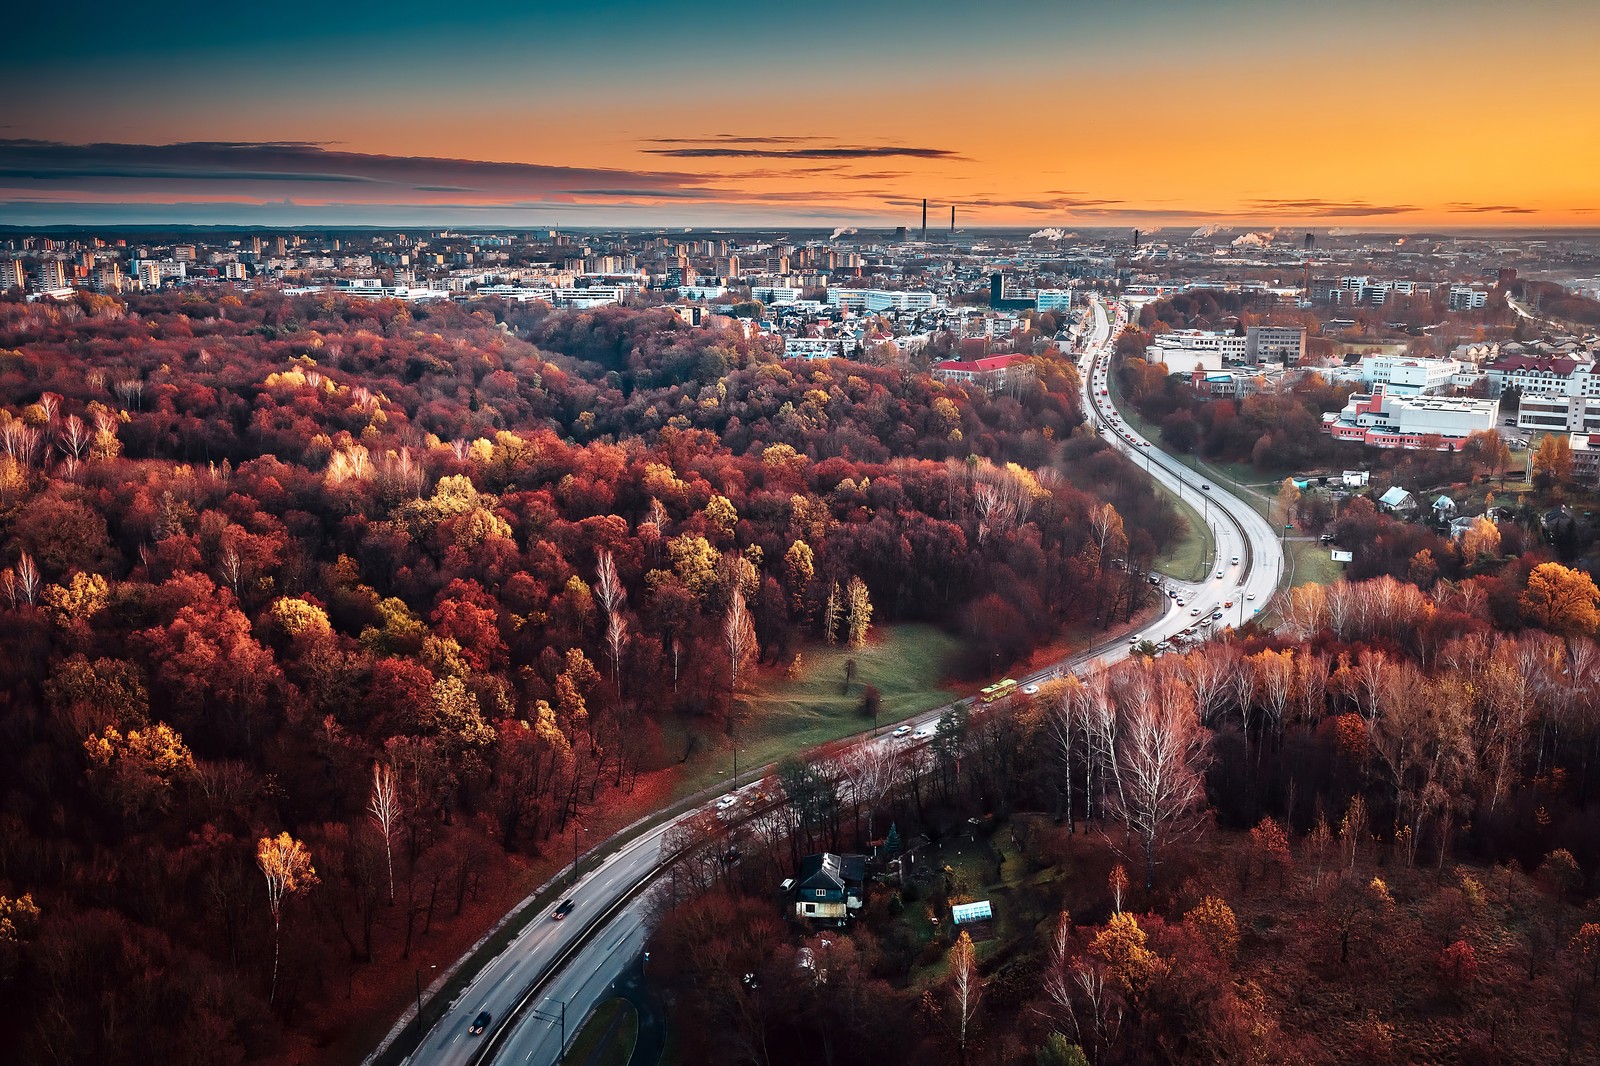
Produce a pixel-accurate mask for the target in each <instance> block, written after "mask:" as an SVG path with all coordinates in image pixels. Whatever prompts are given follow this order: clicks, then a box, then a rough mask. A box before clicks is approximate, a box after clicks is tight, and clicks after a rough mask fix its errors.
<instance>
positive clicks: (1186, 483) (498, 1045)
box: [397, 296, 1283, 1066]
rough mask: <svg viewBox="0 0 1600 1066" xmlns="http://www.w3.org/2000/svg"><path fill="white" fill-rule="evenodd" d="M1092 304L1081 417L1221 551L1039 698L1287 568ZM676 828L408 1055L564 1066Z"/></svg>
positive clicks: (586, 887) (579, 888)
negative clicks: (1183, 451) (1153, 404)
mask: <svg viewBox="0 0 1600 1066" xmlns="http://www.w3.org/2000/svg"><path fill="white" fill-rule="evenodd" d="M1089 299H1090V315H1091V318H1092V321H1093V325H1092V327H1091V328H1090V331H1089V339H1088V341H1087V342H1086V344H1085V350H1084V352H1083V355H1082V357H1081V359H1080V361H1079V369H1080V376H1081V378H1082V382H1083V392H1084V405H1085V406H1084V410H1085V413H1086V415H1087V416H1088V417H1089V418H1090V420H1091V422H1092V424H1094V425H1095V426H1096V427H1097V428H1098V429H1099V431H1100V433H1101V435H1102V436H1103V437H1104V438H1105V439H1106V440H1107V441H1108V442H1109V444H1110V445H1111V446H1112V447H1114V448H1117V449H1118V450H1119V451H1121V452H1123V453H1124V454H1126V455H1127V456H1129V457H1130V458H1131V459H1132V460H1133V461H1134V462H1135V463H1137V464H1138V465H1140V466H1141V467H1142V468H1144V469H1145V470H1147V471H1148V473H1149V475H1150V476H1151V477H1152V478H1153V479H1155V481H1156V482H1157V483H1158V484H1160V485H1161V486H1162V487H1163V488H1165V489H1166V490H1167V491H1169V492H1171V493H1173V494H1174V495H1176V496H1178V497H1179V498H1180V499H1182V500H1183V501H1184V502H1186V503H1189V504H1190V505H1191V506H1193V507H1194V508H1195V509H1196V510H1197V511H1198V512H1199V513H1200V514H1201V516H1202V519H1203V521H1205V523H1206V524H1207V526H1208V527H1209V529H1210V531H1211V535H1212V538H1213V540H1214V543H1215V555H1214V559H1215V565H1214V566H1213V567H1212V568H1211V569H1210V570H1209V571H1208V573H1207V575H1206V576H1205V577H1204V579H1202V580H1199V581H1177V580H1173V579H1171V578H1161V577H1160V576H1159V575H1155V576H1154V577H1155V580H1154V581H1152V584H1157V585H1158V588H1157V591H1158V593H1159V595H1160V599H1161V605H1160V608H1159V610H1160V613H1159V615H1158V616H1156V617H1155V618H1153V619H1149V620H1146V621H1144V622H1143V623H1141V624H1140V625H1139V626H1138V627H1137V629H1135V630H1134V631H1131V632H1127V633H1122V634H1117V635H1113V636H1111V637H1110V638H1109V639H1108V640H1107V641H1105V642H1104V643H1102V644H1101V645H1099V646H1097V647H1095V648H1091V649H1089V650H1088V651H1085V652H1083V653H1081V654H1079V655H1076V656H1073V657H1071V658H1069V659H1067V660H1064V661H1062V662H1059V663H1055V664H1053V665H1052V666H1050V667H1049V668H1048V669H1045V670H1042V671H1039V672H1037V673H1033V674H1030V675H1028V676H1026V677H1022V678H1018V679H1011V678H1007V679H1006V680H1005V682H1004V683H1002V684H1005V691H1004V693H1003V694H1004V695H1007V696H1009V695H1010V693H1011V692H1012V691H1014V690H1020V691H1022V692H1023V693H1029V692H1030V690H1031V691H1033V692H1036V691H1038V688H1037V686H1038V685H1039V683H1041V682H1043V681H1045V680H1047V679H1050V678H1054V677H1060V676H1063V675H1064V674H1065V673H1067V672H1069V671H1070V672H1075V673H1078V674H1083V673H1085V672H1088V671H1090V670H1094V669H1098V668H1101V667H1103V666H1108V665H1110V664H1112V663H1114V662H1117V661H1120V660H1122V659H1125V658H1127V657H1129V656H1130V655H1133V654H1136V653H1137V652H1138V650H1139V649H1140V648H1141V646H1142V645H1143V644H1144V643H1145V642H1149V644H1151V645H1154V650H1155V651H1156V652H1157V653H1160V652H1163V651H1166V650H1169V649H1178V648H1181V647H1182V646H1183V645H1185V644H1187V643H1189V642H1191V641H1197V640H1203V639H1204V638H1205V637H1206V636H1207V635H1208V634H1210V633H1212V632H1216V631H1219V630H1221V629H1222V628H1225V627H1227V626H1237V625H1241V624H1243V623H1244V622H1245V621H1247V620H1248V619H1249V618H1251V617H1252V616H1254V615H1255V614H1256V613H1258V612H1259V611H1261V610H1262V609H1263V608H1265V606H1266V605H1267V603H1268V601H1269V600H1270V599H1271V597H1272V595H1273V593H1274V592H1275V590H1276V585H1277V582H1278V580H1279V577H1280V576H1281V574H1282V559H1283V555H1282V547H1281V544H1280V542H1279V541H1278V539H1277V536H1276V532H1275V530H1274V529H1273V527H1272V526H1271V524H1270V523H1268V521H1267V520H1266V519H1265V518H1263V517H1262V516H1261V515H1260V514H1259V513H1258V512H1257V511H1256V510H1255V509H1254V508H1252V507H1250V506H1249V505H1247V504H1246V503H1244V502H1243V501H1242V500H1240V499H1239V498H1238V497H1237V496H1235V495H1234V494H1232V493H1230V492H1228V491H1226V490H1224V489H1222V488H1221V487H1220V486H1219V485H1216V484H1214V483H1211V482H1209V481H1207V480H1206V479H1205V478H1203V477H1201V476H1199V475H1197V474H1196V473H1195V472H1193V471H1191V470H1190V469H1189V468H1187V467H1185V466H1184V465H1183V464H1182V463H1180V462H1179V461H1178V460H1177V459H1176V458H1174V457H1172V456H1169V455H1167V454H1166V453H1164V452H1162V451H1161V450H1160V449H1159V448H1156V447H1154V446H1153V445H1152V443H1151V442H1150V441H1148V440H1146V439H1144V438H1143V437H1142V436H1141V435H1140V434H1139V433H1137V432H1135V431H1134V430H1133V429H1131V428H1130V427H1128V426H1127V425H1126V424H1125V423H1124V422H1123V420H1122V418H1121V416H1120V415H1119V414H1118V413H1117V411H1116V409H1115V407H1114V406H1113V405H1112V402H1111V396H1110V385H1109V383H1108V377H1109V374H1110V361H1111V352H1112V349H1113V347H1114V340H1115V337H1116V336H1117V334H1118V333H1120V331H1121V330H1122V329H1123V328H1124V327H1125V326H1126V324H1127V310H1126V308H1125V307H1124V306H1123V305H1121V304H1120V303H1118V304H1113V305H1112V306H1111V307H1110V309H1109V310H1108V307H1107V304H1106V302H1105V301H1103V300H1101V299H1100V298H1099V297H1097V296H1091V297H1090V298H1089ZM1145 650H1147V651H1148V650H1150V649H1145ZM948 710H949V708H948V707H941V708H938V709H935V710H932V711H928V712H926V713H924V714H922V715H919V716H917V717H915V718H913V719H910V720H907V721H906V722H904V723H901V724H899V725H898V727H897V728H895V729H894V730H892V731H888V732H885V734H884V735H883V736H881V737H877V738H866V739H863V740H861V741H860V743H863V744H883V745H891V744H892V745H904V744H920V743H926V742H927V740H928V739H929V738H930V737H931V736H932V735H933V732H934V728H935V726H936V724H937V722H938V720H939V719H940V718H941V717H942V716H943V715H944V714H945V713H946V712H947V711H948ZM754 788H755V786H754V785H747V786H746V790H747V791H745V792H743V793H739V794H737V795H736V794H735V792H729V793H726V794H724V795H722V796H710V797H706V798H705V804H704V806H703V807H701V808H700V809H701V810H705V809H715V810H716V811H717V812H718V814H719V815H722V816H724V817H734V816H737V815H739V814H740V813H741V812H742V810H743V809H744V808H745V807H747V799H748V797H749V796H751V795H753V794H754V793H753V791H751V790H754ZM736 791H737V790H736ZM671 827H672V822H671V821H668V822H667V823H665V824H662V825H659V826H656V827H654V828H652V829H650V830H648V831H646V832H644V833H642V834H641V835H640V836H638V837H637V838H635V839H633V840H630V841H628V842H626V843H625V844H623V845H622V846H621V847H620V848H619V849H618V850H617V851H616V852H615V853H613V854H611V855H610V856H609V857H607V858H606V859H605V860H604V861H603V862H602V863H601V864H600V866H599V867H598V868H596V869H594V870H592V871H591V872H589V873H587V874H585V875H584V876H583V877H582V878H581V879H580V880H579V881H578V883H577V884H576V885H574V886H572V887H571V888H570V889H569V890H568V891H567V892H566V893H565V894H564V899H565V901H564V902H563V903H561V904H557V905H553V906H551V907H550V908H549V911H548V913H546V914H541V915H539V916H537V918H536V920H534V921H531V922H530V923H529V924H528V925H527V927H526V928H525V929H524V930H523V931H522V932H521V933H520V934H519V935H517V936H516V937H515V938H514V939H513V940H512V942H511V943H510V944H509V945H508V946H507V947H506V949H505V950H504V951H502V952H501V953H500V954H499V955H498V956H497V957H496V958H495V959H494V960H493V961H492V962H491V963H489V964H488V965H487V966H486V967H485V968H484V969H483V970H482V972H480V973H479V974H478V975H477V977H476V978H475V979H474V980H473V981H472V983H471V984H470V985H469V986H468V987H467V988H466V989H465V990H464V991H462V992H461V994H460V995H459V996H457V998H456V999H455V1001H454V1002H453V1003H452V1004H451V1006H450V1008H449V1009H448V1011H447V1012H446V1013H445V1015H444V1016H443V1018H442V1019H441V1020H440V1021H439V1022H438V1023H437V1024H435V1025H434V1027H433V1029H432V1030H431V1031H430V1032H428V1033H427V1034H426V1036H425V1039H424V1040H423V1041H422V1043H421V1044H420V1045H419V1046H418V1048H417V1050H416V1051H415V1052H414V1053H413V1054H412V1055H411V1057H410V1058H409V1059H408V1060H407V1061H408V1062H412V1063H419V1064H421V1063H425V1064H427V1066H476V1064H478V1063H483V1062H496V1063H499V1062H504V1063H532V1064H535V1066H546V1064H553V1063H555V1062H557V1061H558V1059H559V1058H560V1056H561V1051H562V1048H563V1042H564V1041H568V1040H570V1039H571V1037H572V1036H573V1035H574V1034H575V1032H576V1030H577V1028H578V1027H579V1025H580V1024H581V1022H582V1020H583V1018H584V1017H585V1016H586V1015H587V1014H588V1013H589V1012H590V1011H591V1010H592V1009H593V1008H594V1007H595V1006H597V1005H598V1004H599V1003H600V1002H602V1001H603V1000H604V999H606V998H607V997H608V996H609V995H610V994H611V989H612V986H613V984H614V982H616V981H617V980H618V979H619V978H620V977H621V976H622V975H623V974H624V973H625V972H626V971H627V970H628V969H629V968H630V967H632V966H634V965H636V964H637V963H638V962H639V961H640V959H641V957H642V953H643V951H644V947H645V935H646V924H647V922H646V917H647V916H646V908H647V906H648V896H647V894H645V893H644V892H643V889H644V888H645V887H647V886H648V885H649V884H650V882H651V881H652V880H653V879H654V878H655V877H656V876H657V875H658V874H659V873H661V871H663V870H664V869H665V868H666V866H665V864H664V863H663V856H662V841H663V840H664V838H665V837H666V835H667V833H668V832H669V830H670V829H671ZM486 1015H487V1019H485V1016H486ZM480 1022H482V1023H483V1024H482V1025H481V1026H480V1025H479V1023H480ZM397 1029H398V1027H397Z"/></svg>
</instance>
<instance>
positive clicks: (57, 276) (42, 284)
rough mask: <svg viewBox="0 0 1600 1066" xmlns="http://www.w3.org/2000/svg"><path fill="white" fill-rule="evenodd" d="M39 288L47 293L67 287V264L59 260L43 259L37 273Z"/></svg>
mask: <svg viewBox="0 0 1600 1066" xmlns="http://www.w3.org/2000/svg"><path fill="white" fill-rule="evenodd" d="M35 278H36V279H37V280H38V283H39V288H40V289H41V290H43V291H45V292H49V291H50V290H51V289H64V288H66V287H67V264H66V263H64V262H62V261H61V260H59V259H41V260H39V266H38V268H37V271H36V273H35Z"/></svg>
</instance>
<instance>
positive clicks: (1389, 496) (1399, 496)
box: [1378, 485, 1411, 507]
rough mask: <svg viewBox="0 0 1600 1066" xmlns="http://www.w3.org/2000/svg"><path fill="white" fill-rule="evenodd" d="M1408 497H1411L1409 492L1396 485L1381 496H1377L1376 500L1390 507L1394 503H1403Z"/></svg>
mask: <svg viewBox="0 0 1600 1066" xmlns="http://www.w3.org/2000/svg"><path fill="white" fill-rule="evenodd" d="M1409 499H1411V493H1409V492H1407V491H1406V490H1405V489H1403V488H1401V487H1400V486H1399V485H1396V486H1395V487H1394V488H1392V489H1390V490H1389V491H1388V492H1386V493H1384V494H1383V495H1382V496H1379V497H1378V502H1379V503H1382V504H1387V505H1388V506H1390V507H1394V506H1395V505H1396V504H1402V503H1405V502H1406V501H1407V500H1409Z"/></svg>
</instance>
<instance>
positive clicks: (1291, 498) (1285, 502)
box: [1277, 477, 1300, 526]
mask: <svg viewBox="0 0 1600 1066" xmlns="http://www.w3.org/2000/svg"><path fill="white" fill-rule="evenodd" d="M1299 501H1300V486H1298V485H1296V484H1295V483H1294V478H1292V477H1286V478H1284V479H1283V484H1281V485H1279V486H1278V498H1277V504H1278V524H1279V526H1287V525H1288V524H1289V523H1290V522H1292V521H1294V505H1295V504H1296V503H1298V502H1299Z"/></svg>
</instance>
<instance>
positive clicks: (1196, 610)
mask: <svg viewBox="0 0 1600 1066" xmlns="http://www.w3.org/2000/svg"><path fill="white" fill-rule="evenodd" d="M1189 613H1190V614H1199V613H1200V608H1198V607H1191V608H1189Z"/></svg>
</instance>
